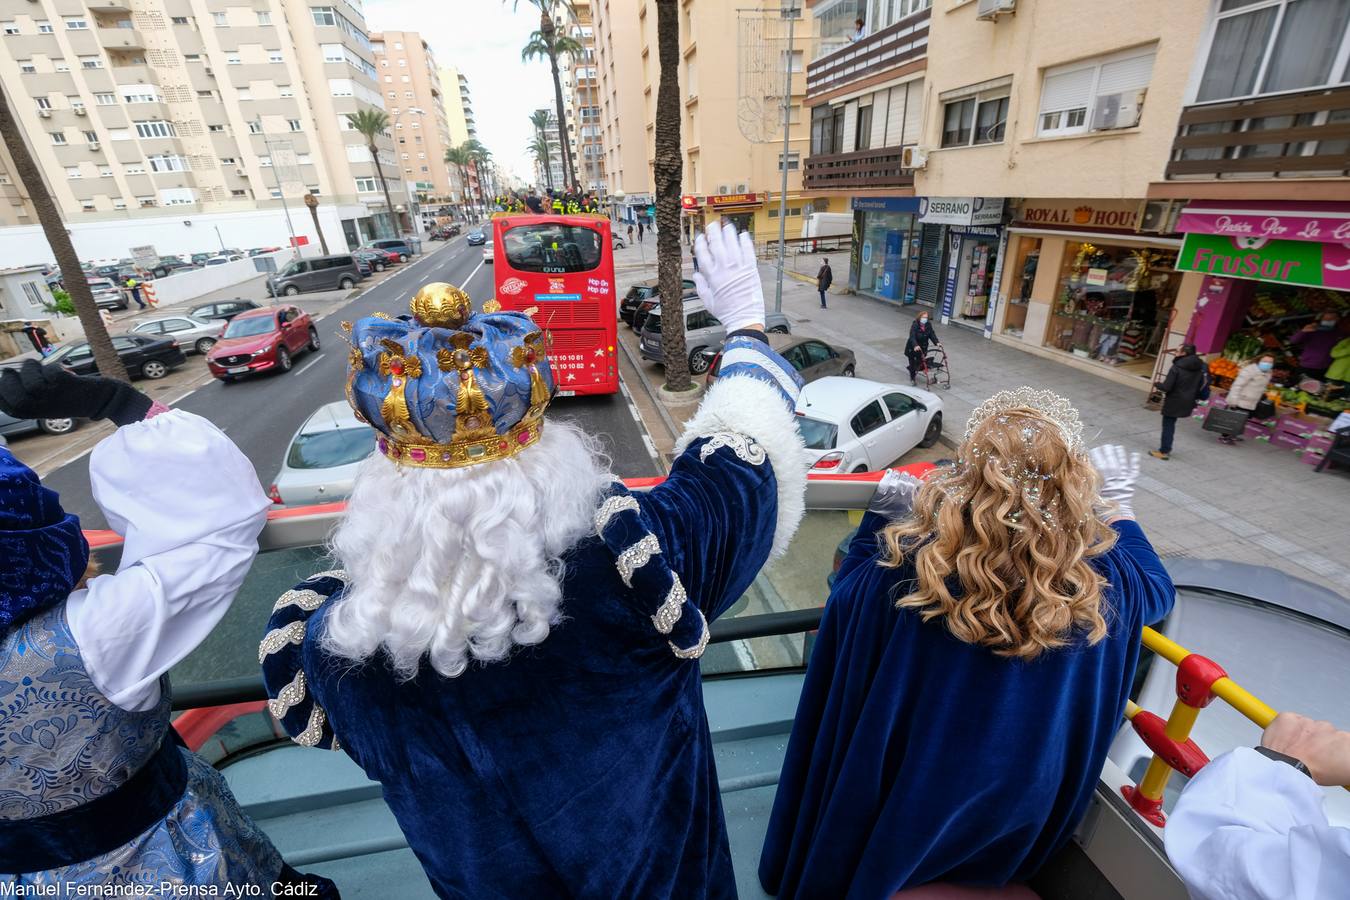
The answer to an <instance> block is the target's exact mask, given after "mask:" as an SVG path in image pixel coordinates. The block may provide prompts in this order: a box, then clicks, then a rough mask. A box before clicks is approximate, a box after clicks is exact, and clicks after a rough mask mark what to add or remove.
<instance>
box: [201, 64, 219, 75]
mask: <svg viewBox="0 0 1350 900" xmlns="http://www.w3.org/2000/svg"><path fill="white" fill-rule="evenodd" d="M202 71H203V72H205V73H206V74H207V75H211V76H213V77H214V76H215V74H216V72H215V70H214V69H212V68H211V67H210V66H202Z"/></svg>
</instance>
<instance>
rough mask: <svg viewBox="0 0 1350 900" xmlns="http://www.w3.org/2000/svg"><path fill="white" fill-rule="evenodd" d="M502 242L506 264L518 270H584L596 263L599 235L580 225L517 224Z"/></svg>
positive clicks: (594, 265)
mask: <svg viewBox="0 0 1350 900" xmlns="http://www.w3.org/2000/svg"><path fill="white" fill-rule="evenodd" d="M503 243H504V244H505V247H506V262H507V264H508V265H510V266H511V268H513V269H516V270H518V271H521V272H548V273H552V274H563V273H567V272H587V271H590V270H591V269H594V268H595V267H596V266H598V265H600V255H601V250H602V248H601V246H600V235H599V233H598V232H596V231H593V230H592V229H590V228H583V227H581V226H580V225H554V224H552V223H549V224H541V225H519V226H517V227H515V228H512V229H511V230H510V231H508V232H506V235H505V237H504V238H503Z"/></svg>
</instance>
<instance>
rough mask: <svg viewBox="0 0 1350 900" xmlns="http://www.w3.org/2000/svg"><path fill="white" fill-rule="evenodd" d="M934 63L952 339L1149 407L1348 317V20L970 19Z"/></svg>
mask: <svg viewBox="0 0 1350 900" xmlns="http://www.w3.org/2000/svg"><path fill="white" fill-rule="evenodd" d="M1009 6H1012V9H1011V11H1006V10H1005V11H1000V9H1001V7H1009ZM1086 15H1090V16H1091V17H1092V21H1093V23H1094V27H1092V28H1083V27H1082V23H1083V21H1084V16H1086ZM1033 34H1034V39H1033ZM929 42H930V45H931V53H930V54H929V59H928V71H927V75H926V80H927V82H928V85H927V88H926V94H927V96H928V97H930V98H931V103H930V104H929V108H928V109H927V110H926V112H925V114H924V127H923V137H922V140H921V142H920V147H919V151H920V153H919V155H918V157H917V158H916V160H915V163H914V164H915V167H916V187H917V192H918V193H919V194H920V195H922V199H921V205H920V209H919V212H918V214H917V218H916V220H915V221H916V223H920V227H922V228H929V227H931V226H933V225H938V226H940V227H942V229H943V241H942V244H941V256H940V257H938V258H936V262H937V263H938V264H937V265H935V266H933V267H932V269H931V271H934V272H936V273H937V275H938V276H939V279H940V284H941V290H940V293H939V294H938V295H937V296H936V297H929V298H927V299H928V300H929V302H935V303H936V305H937V306H938V308H939V310H940V313H941V316H942V318H943V320H944V321H949V322H951V323H954V324H964V325H970V326H972V327H975V328H977V329H980V330H982V331H983V332H984V333H985V335H986V336H987V337H990V338H992V339H994V340H998V341H1001V342H1004V343H1007V344H1010V345H1013V346H1017V347H1019V348H1021V349H1025V350H1028V351H1030V352H1033V353H1037V354H1041V355H1046V356H1050V357H1053V358H1056V359H1060V360H1062V361H1066V362H1069V363H1070V364H1073V365H1077V366H1079V367H1081V368H1084V369H1087V370H1090V371H1094V372H1096V373H1098V374H1101V375H1104V376H1106V377H1109V378H1112V379H1113V380H1117V381H1121V382H1123V383H1128V384H1132V385H1134V386H1136V387H1139V388H1141V389H1146V388H1147V387H1148V386H1149V385H1150V384H1151V383H1152V382H1153V381H1154V380H1155V379H1156V378H1157V377H1159V376H1160V375H1161V374H1162V372H1163V371H1164V369H1165V367H1166V365H1167V364H1168V361H1169V360H1170V358H1171V356H1170V351H1172V350H1174V349H1175V348H1176V347H1177V346H1179V345H1180V344H1181V343H1182V342H1183V341H1186V340H1190V341H1191V342H1194V343H1196V344H1197V345H1198V346H1199V349H1200V351H1201V352H1202V353H1208V352H1218V351H1220V350H1222V349H1223V348H1224V346H1225V345H1226V344H1227V343H1228V342H1229V341H1230V340H1231V339H1233V338H1234V337H1235V336H1238V337H1251V338H1256V339H1259V340H1261V341H1264V342H1266V343H1267V344H1270V343H1271V342H1277V343H1283V342H1285V341H1287V340H1288V339H1289V338H1290V336H1291V335H1292V332H1293V331H1294V330H1296V329H1297V328H1301V327H1303V326H1304V325H1307V324H1309V323H1311V322H1313V321H1314V320H1316V319H1317V318H1318V314H1319V312H1320V311H1322V310H1325V309H1332V310H1335V311H1337V312H1339V313H1340V314H1341V315H1342V316H1346V315H1347V314H1350V293H1347V290H1350V256H1347V253H1346V251H1345V248H1344V244H1343V242H1344V241H1345V240H1346V239H1347V238H1348V237H1350V202H1348V201H1350V179H1348V178H1347V175H1350V153H1347V150H1350V140H1348V139H1350V131H1347V128H1346V125H1345V123H1346V122H1347V121H1350V73H1348V72H1347V66H1348V65H1350V62H1348V60H1350V4H1346V3H1344V2H1338V0H1248V2H1242V0H1219V2H1213V3H1193V4H1175V3H1169V2H1165V0H1138V2H1136V3H1132V4H1129V5H1127V6H1121V5H1117V6H1114V7H1101V6H1097V5H1094V4H1088V3H1086V2H1083V0H1019V2H1017V3H1016V4H1015V5H1011V4H1006V3H1005V4H1001V5H1000V4H993V3H989V4H986V3H970V4H964V5H957V6H954V7H953V6H946V7H945V8H935V9H934V10H933V11H932V18H931V22H930V35H929ZM920 262H921V263H922V262H923V261H922V260H921V261H920ZM918 268H919V277H920V278H923V277H924V275H925V268H924V266H923V265H920V266H919V267H918ZM906 299H908V298H906ZM915 299H917V300H918V301H919V302H923V301H924V299H925V298H924V297H923V296H920V297H918V298H915Z"/></svg>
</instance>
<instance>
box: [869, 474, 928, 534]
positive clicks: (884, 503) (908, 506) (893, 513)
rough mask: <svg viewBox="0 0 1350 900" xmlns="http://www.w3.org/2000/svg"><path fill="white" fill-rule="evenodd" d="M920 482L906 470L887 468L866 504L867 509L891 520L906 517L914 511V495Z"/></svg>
mask: <svg viewBox="0 0 1350 900" xmlns="http://www.w3.org/2000/svg"><path fill="white" fill-rule="evenodd" d="M921 484H923V482H922V481H920V480H919V479H917V478H915V477H914V476H913V475H911V474H909V473H908V472H901V471H899V470H897V469H887V470H886V474H885V475H883V476H881V481H880V483H878V484H877V490H876V493H875V494H873V495H872V502H870V503H868V504H867V511H868V512H874V513H878V514H880V515H883V516H885V517H886V518H888V519H890V520H891V521H892V522H894V521H897V520H899V519H903V518H906V517H907V516H908V515H909V514H910V513H911V512H913V511H914V495H915V494H916V493H918V491H919V486H920V485H921Z"/></svg>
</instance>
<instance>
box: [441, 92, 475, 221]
mask: <svg viewBox="0 0 1350 900" xmlns="http://www.w3.org/2000/svg"><path fill="white" fill-rule="evenodd" d="M437 74H438V76H439V78H440V81H441V102H442V104H443V105H444V106H445V118H446V122H447V124H448V126H449V129H450V146H451V147H458V146H459V145H461V144H463V143H464V142H465V141H471V140H472V141H476V140H478V125H477V123H476V122H475V121H474V115H473V97H472V95H471V93H470V91H469V79H468V77H467V76H465V74H464V73H463V72H461V71H460V70H459V69H458V68H456V67H455V66H442V67H441V68H440V70H439V71H438V73H437ZM449 177H450V178H451V179H453V183H454V188H453V189H452V191H451V194H452V199H453V200H454V201H457V202H461V203H463V202H468V201H471V200H472V199H473V198H475V197H477V196H478V177H477V175H476V173H474V172H473V170H472V169H470V170H468V171H467V172H466V173H465V174H464V175H461V174H460V172H459V171H458V170H456V169H455V167H453V166H451V167H450V172H449ZM462 180H463V181H467V183H461V181H462Z"/></svg>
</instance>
